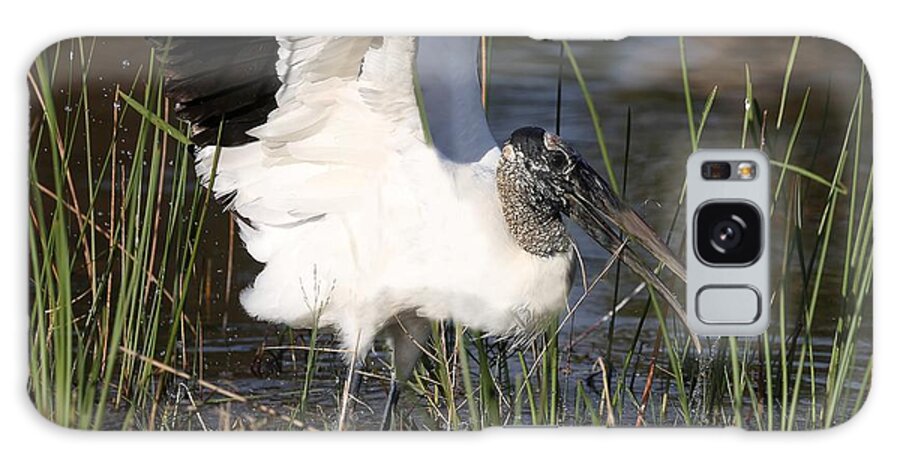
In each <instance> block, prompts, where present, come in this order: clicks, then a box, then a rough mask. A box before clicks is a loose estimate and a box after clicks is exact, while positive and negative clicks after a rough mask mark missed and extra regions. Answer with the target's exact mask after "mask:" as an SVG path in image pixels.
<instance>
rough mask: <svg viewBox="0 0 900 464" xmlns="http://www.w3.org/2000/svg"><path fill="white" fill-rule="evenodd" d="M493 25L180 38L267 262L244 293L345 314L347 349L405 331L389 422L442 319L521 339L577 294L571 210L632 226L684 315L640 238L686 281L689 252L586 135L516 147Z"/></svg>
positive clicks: (186, 107)
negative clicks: (498, 73)
mask: <svg viewBox="0 0 900 464" xmlns="http://www.w3.org/2000/svg"><path fill="white" fill-rule="evenodd" d="M477 40H478V39H477V38H435V37H429V38H420V39H418V41H417V40H415V39H413V38H405V37H342V38H331V37H313V38H279V39H277V40H276V39H273V38H254V39H248V38H239V39H234V38H231V39H224V38H216V39H179V40H175V41H173V42H172V43H171V45H170V46H169V48H168V51H167V52H166V53H167V55H166V56H167V58H166V61H167V73H168V74H167V88H168V94H169V95H170V96H171V97H172V98H173V99H174V100H175V101H176V102H177V104H176V111H177V114H178V116H179V117H181V118H182V119H186V120H188V121H191V122H192V123H193V140H194V141H195V142H196V143H197V144H198V146H199V147H200V148H201V149H200V150H199V151H197V153H196V171H197V174H198V176H199V179H200V181H201V183H202V184H203V185H206V186H209V185H213V190H214V193H215V196H216V198H218V199H220V200H222V201H224V202H225V204H226V208H227V209H229V210H232V211H234V212H235V213H237V215H238V216H239V217H240V220H239V221H238V224H239V226H240V235H241V238H242V239H243V242H244V244H245V245H246V248H247V250H248V251H249V253H250V254H251V255H252V257H253V258H255V259H256V260H257V261H259V262H261V263H264V264H265V268H264V269H263V271H262V272H261V273H260V274H259V275H258V276H257V277H256V280H255V282H254V283H253V285H252V286H250V287H249V288H247V289H245V290H244V291H243V292H242V293H241V303H242V305H243V307H244V308H245V309H246V311H247V312H248V313H249V314H250V315H252V316H253V317H255V318H258V319H261V320H265V321H271V322H276V323H283V324H287V325H288V326H291V327H297V328H300V327H311V326H312V325H313V324H318V326H321V327H332V328H334V329H335V330H336V332H337V333H338V334H339V339H340V341H341V343H342V345H343V347H344V348H345V349H346V350H348V352H349V353H351V354H350V355H348V356H347V359H348V360H350V359H357V360H362V359H364V358H365V355H366V353H367V352H368V351H369V350H370V348H371V346H372V343H373V340H374V338H375V337H376V336H377V335H379V334H383V335H384V336H386V337H387V338H388V340H389V341H390V342H391V344H392V347H393V365H394V372H393V376H392V378H393V382H392V387H391V392H390V395H389V400H388V402H387V408H386V410H385V416H384V421H383V425H384V426H388V427H389V425H390V419H391V411H392V408H393V407H394V405H395V403H396V401H397V398H398V394H399V388H398V386H399V385H400V384H402V383H403V382H405V381H406V380H407V378H408V377H409V376H410V374H411V372H412V370H413V368H414V366H415V364H416V362H417V360H418V358H419V355H420V354H421V353H420V347H421V346H423V345H424V344H425V343H426V342H427V339H428V336H429V333H430V325H429V321H435V320H452V321H454V322H455V323H457V324H464V325H466V326H469V327H472V328H475V329H478V330H481V331H483V332H485V333H487V334H491V335H496V336H512V335H517V334H522V333H528V332H530V331H534V330H537V329H538V328H541V327H542V324H543V323H544V322H546V321H547V320H548V319H550V318H555V317H557V315H558V314H559V312H560V311H561V310H562V309H564V308H565V307H566V300H567V297H568V294H569V290H570V288H571V286H572V280H573V273H574V272H573V270H574V263H575V255H574V251H573V242H572V239H571V238H570V236H569V234H568V233H567V232H566V227H565V225H564V223H563V221H562V215H566V216H568V217H570V218H571V219H573V220H574V221H575V222H577V223H578V224H579V225H580V226H581V227H583V228H584V230H585V231H586V232H587V233H588V234H589V235H590V236H591V237H592V238H593V239H594V240H596V241H597V242H599V243H600V244H601V245H602V246H604V247H605V248H606V249H608V250H616V249H619V248H620V246H622V244H623V240H622V239H621V238H620V237H622V236H624V237H627V239H626V240H628V243H626V244H625V246H622V247H621V252H620V259H621V260H622V261H623V262H624V263H625V264H626V265H628V267H630V268H631V269H632V270H633V271H634V272H636V273H637V274H638V275H639V276H640V277H641V278H642V279H644V280H645V281H646V282H648V283H649V284H650V285H651V286H652V287H653V288H654V289H655V290H656V291H658V292H659V293H660V294H661V295H662V296H663V297H664V298H665V299H666V300H667V301H668V302H669V303H670V305H671V306H673V307H674V308H675V309H676V310H677V311H678V312H679V314H681V306H680V305H679V304H678V301H677V299H676V297H675V295H674V294H673V293H672V291H671V290H670V289H669V288H668V287H666V285H665V284H663V283H662V282H661V281H660V279H659V278H658V277H657V275H656V274H654V273H653V272H652V271H651V269H650V267H648V265H647V264H645V263H644V261H643V260H642V258H641V257H640V256H639V255H638V254H637V253H636V252H635V251H634V250H633V248H632V245H633V244H638V245H640V246H642V247H644V248H645V249H647V250H648V251H649V252H650V253H651V254H652V255H653V256H654V257H655V258H656V259H658V260H659V261H660V262H661V263H662V264H663V265H664V266H665V267H667V268H669V269H670V270H671V271H673V272H674V273H675V274H676V275H677V276H678V277H680V278H681V279H682V280H683V279H684V269H683V267H682V265H681V264H680V263H679V262H678V260H677V259H676V258H675V257H674V256H673V254H672V253H671V251H670V250H669V249H668V248H667V247H666V245H665V244H664V243H663V242H662V241H661V240H660V239H659V238H658V237H657V235H656V234H655V233H654V231H653V230H652V229H651V228H650V227H649V226H648V225H647V224H646V223H645V222H644V221H643V220H642V219H641V218H640V217H639V216H638V215H637V214H636V213H635V212H634V211H633V210H632V209H631V208H630V207H629V206H628V205H626V204H625V203H623V202H622V201H621V200H620V199H619V198H618V197H617V196H616V195H615V194H614V193H613V192H612V191H611V190H610V188H609V186H608V185H607V183H606V181H605V180H604V179H603V178H602V177H601V176H600V175H598V174H597V173H596V172H595V171H594V170H593V169H592V168H591V167H590V166H589V165H588V164H587V163H586V162H585V161H584V160H583V159H582V158H581V157H580V156H579V155H578V153H577V152H576V151H575V150H574V149H573V148H572V147H571V146H569V145H568V144H566V143H565V142H564V141H562V140H561V139H560V138H559V137H558V136H556V135H554V134H551V133H549V132H546V131H545V130H543V129H540V128H534V127H526V128H521V129H518V130H516V131H515V132H513V133H512V135H511V136H510V137H509V139H508V140H506V141H505V142H504V143H502V146H498V145H497V142H496V141H495V140H494V138H493V136H492V135H491V132H490V130H489V129H488V125H487V122H486V120H485V114H484V111H483V108H482V104H481V97H480V84H479V79H478V74H477V65H476V62H477V48H478V46H477V45H478V44H477ZM417 77H418V84H419V86H420V89H421V97H420V98H421V99H422V103H423V106H424V109H425V115H424V116H425V118H424V119H425V120H426V121H428V123H429V127H430V136H431V140H432V141H433V143H432V144H429V143H427V142H426V140H427V134H426V132H427V131H426V130H425V129H423V123H422V121H423V117H422V116H423V115H420V110H419V107H418V105H417V101H418V100H417V95H416V78H417ZM220 125H221V127H222V130H221V131H220ZM217 140H218V142H219V143H218V145H220V146H222V147H223V148H221V149H220V148H217ZM620 233H621V234H620ZM681 316H682V317H683V314H681ZM353 383H355V384H356V385H358V381H356V382H353ZM354 389H355V388H354Z"/></svg>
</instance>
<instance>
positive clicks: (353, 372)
mask: <svg viewBox="0 0 900 464" xmlns="http://www.w3.org/2000/svg"><path fill="white" fill-rule="evenodd" d="M365 367H366V362H365V360H357V361H356V362H355V363H354V364H353V367H352V368H350V401H351V402H352V401H356V400H358V399H359V389H360V387H361V386H362V376H361V375H360V374H359V372H360V371H361V370H362V369H364V368H365Z"/></svg>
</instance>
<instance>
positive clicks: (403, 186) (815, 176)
mask: <svg viewBox="0 0 900 464" xmlns="http://www.w3.org/2000/svg"><path fill="white" fill-rule="evenodd" d="M27 77H28V79H27V84H28V89H29V92H30V97H31V98H30V107H29V117H30V119H29V121H30V123H29V127H28V130H29V140H30V141H31V143H30V148H29V154H28V156H29V167H30V169H29V186H30V203H29V205H30V206H29V213H30V214H29V218H28V220H29V250H30V253H29V260H30V261H29V264H30V267H29V273H30V274H29V276H28V280H29V287H30V296H31V300H30V301H31V308H29V357H30V358H29V369H30V372H29V373H30V377H29V378H30V381H29V383H28V393H29V395H30V397H31V399H32V400H33V402H34V405H35V407H36V408H37V410H38V411H39V412H40V413H41V414H42V415H44V416H45V417H47V418H48V419H49V420H51V421H53V422H54V423H57V424H60V425H63V426H66V427H73V428H83V429H114V430H261V429H263V430H272V429H274V430H288V429H290V430H298V429H299V430H366V429H391V430H479V429H483V428H487V427H493V426H532V425H534V426H606V427H615V426H624V427H641V426H654V427H681V426H692V427H698V426H699V427H722V426H738V427H742V428H745V429H751V430H801V429H822V428H828V427H831V426H834V425H837V424H840V423H843V422H844V421H846V420H848V419H849V418H851V417H852V416H853V415H854V414H855V413H856V412H857V411H858V410H859V409H860V407H861V406H862V404H863V402H864V401H865V398H866V394H867V392H868V390H869V388H870V384H871V375H872V299H871V290H872V258H873V253H872V220H873V219H872V112H871V108H872V102H871V93H870V84H869V77H868V74H867V73H866V69H865V67H864V65H863V64H862V62H861V61H860V59H859V57H858V56H857V55H856V54H855V53H854V52H853V51H852V50H849V49H848V48H847V47H845V46H843V45H842V44H840V43H837V42H834V41H831V40H828V39H821V38H814V37H794V38H792V37H687V38H680V37H630V38H626V39H623V40H618V41H549V40H547V41H540V40H534V39H529V38H517V37H418V38H415V37H305V38H301V37H296V38H294V37H278V38H276V37H152V38H144V37H98V38H94V37H84V38H75V39H69V40H63V41H61V42H59V43H56V44H54V45H52V46H50V47H48V48H47V49H46V50H45V51H44V52H42V53H41V54H40V55H39V56H38V57H37V59H36V60H35V62H34V64H33V66H32V68H31V69H30V70H29V72H28V76H27ZM703 148H754V149H759V150H761V151H763V152H765V153H766V154H767V155H768V157H769V165H768V172H770V173H771V175H770V177H771V191H772V195H771V205H772V206H771V208H770V210H769V211H765V212H764V214H767V215H768V223H769V224H771V229H770V234H769V236H768V237H767V239H768V240H770V241H771V242H770V248H771V254H770V260H771V268H772V278H771V292H770V293H769V294H767V295H763V298H762V299H763V300H764V301H765V302H767V303H768V304H769V306H770V313H769V315H770V317H769V320H770V323H769V325H768V328H767V329H766V331H765V333H764V334H763V335H760V336H751V337H699V336H696V335H693V334H692V333H691V332H690V331H689V330H688V329H687V326H686V325H685V323H686V315H685V312H684V311H685V310H684V308H685V307H686V306H685V303H684V289H685V287H684V279H685V272H684V267H683V263H684V260H685V256H686V253H692V247H691V246H690V244H686V243H685V226H684V224H685V217H684V215H685V211H684V207H683V205H684V198H685V183H684V181H685V163H686V160H687V158H688V156H689V155H690V154H691V153H692V152H695V151H697V150H698V149H703ZM763 172H766V170H764V171H763Z"/></svg>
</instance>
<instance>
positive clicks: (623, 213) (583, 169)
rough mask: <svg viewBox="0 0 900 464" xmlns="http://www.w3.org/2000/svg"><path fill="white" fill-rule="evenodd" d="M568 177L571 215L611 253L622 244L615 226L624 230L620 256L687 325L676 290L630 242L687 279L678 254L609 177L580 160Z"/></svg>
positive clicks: (697, 344)
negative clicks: (622, 197) (624, 199)
mask: <svg viewBox="0 0 900 464" xmlns="http://www.w3.org/2000/svg"><path fill="white" fill-rule="evenodd" d="M569 178H570V180H571V191H569V192H567V196H568V200H569V201H568V205H567V207H568V208H567V209H568V211H567V214H568V216H569V217H571V218H572V219H573V220H574V221H575V222H577V223H578V224H579V225H580V226H581V227H582V228H584V230H585V231H586V232H587V233H588V234H589V235H590V236H591V238H593V239H594V240H595V241H597V243H599V244H600V245H601V246H603V247H604V248H606V249H607V250H609V251H610V252H612V253H614V252H616V250H618V249H619V248H620V247H622V243H623V239H622V238H620V235H619V234H618V233H617V231H616V229H618V230H619V231H621V232H622V234H621V235H622V237H623V238H624V241H625V242H626V243H625V246H624V248H622V250H621V251H620V252H619V258H620V259H621V260H622V262H624V263H625V265H627V266H628V267H629V268H630V269H631V270H632V271H634V272H635V273H636V274H637V275H638V276H640V277H641V279H643V280H644V281H645V282H647V283H648V284H649V285H650V286H651V287H653V289H654V290H655V291H657V292H658V293H659V294H660V295H662V297H663V298H664V299H665V300H666V301H667V302H668V303H669V305H671V306H672V308H673V309H674V310H675V313H676V314H677V315H678V317H679V318H680V319H681V321H682V322H683V323H684V324H685V326H686V327H687V316H686V315H685V312H684V307H683V306H682V305H681V303H680V302H679V301H678V298H677V297H676V296H675V293H674V292H672V290H671V289H670V288H669V287H668V286H667V285H666V284H665V283H663V281H662V280H660V278H659V276H658V275H656V273H655V272H653V269H651V267H650V266H648V265H647V263H646V262H644V260H643V259H642V258H641V257H640V256H639V255H638V254H637V253H635V252H634V250H633V249H632V246H631V244H633V243H637V244H639V245H641V246H642V247H644V248H645V249H646V250H647V251H649V252H650V254H652V255H653V256H654V257H655V258H656V259H658V260H659V261H660V262H661V263H662V264H663V265H664V266H665V267H667V268H669V269H670V270H671V271H672V272H673V273H674V274H675V275H676V276H678V277H679V278H680V279H681V280H682V281H684V280H685V270H684V266H682V264H681V263H680V262H679V261H678V258H676V257H675V255H674V254H672V251H671V250H669V247H668V246H666V244H665V243H663V241H662V240H660V238H659V237H658V236H657V235H656V232H654V231H653V229H652V228H651V227H650V226H649V225H647V223H646V222H644V220H643V219H641V217H640V216H638V214H637V213H636V212H635V211H634V210H633V209H631V207H629V206H628V205H626V204H625V203H623V202H622V201H621V200H620V199H619V197H618V196H616V194H615V193H614V192H613V191H612V190H611V189H610V187H609V185H608V184H607V183H606V181H605V180H603V178H602V177H600V175H599V174H597V172H596V171H594V170H593V168H591V167H590V166H589V165H588V164H587V163H584V162H583V161H579V162H578V163H577V164H576V165H575V166H574V167H573V169H572V172H571V173H570V175H569ZM695 346H697V349H698V351H699V341H697V340H696V337H695Z"/></svg>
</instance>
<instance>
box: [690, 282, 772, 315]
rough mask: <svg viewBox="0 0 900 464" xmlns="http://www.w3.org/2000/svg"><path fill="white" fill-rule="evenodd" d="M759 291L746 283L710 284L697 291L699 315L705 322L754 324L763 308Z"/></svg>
mask: <svg viewBox="0 0 900 464" xmlns="http://www.w3.org/2000/svg"><path fill="white" fill-rule="evenodd" d="M761 303H762V301H761V298H760V295H759V291H758V290H756V289H755V288H753V287H750V286H746V285H708V286H706V287H703V288H701V289H700V291H699V292H697V305H696V308H697V317H698V318H699V319H700V321H702V322H703V323H705V324H752V323H753V322H756V320H757V319H759V316H760V315H761V310H762V304H761Z"/></svg>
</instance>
